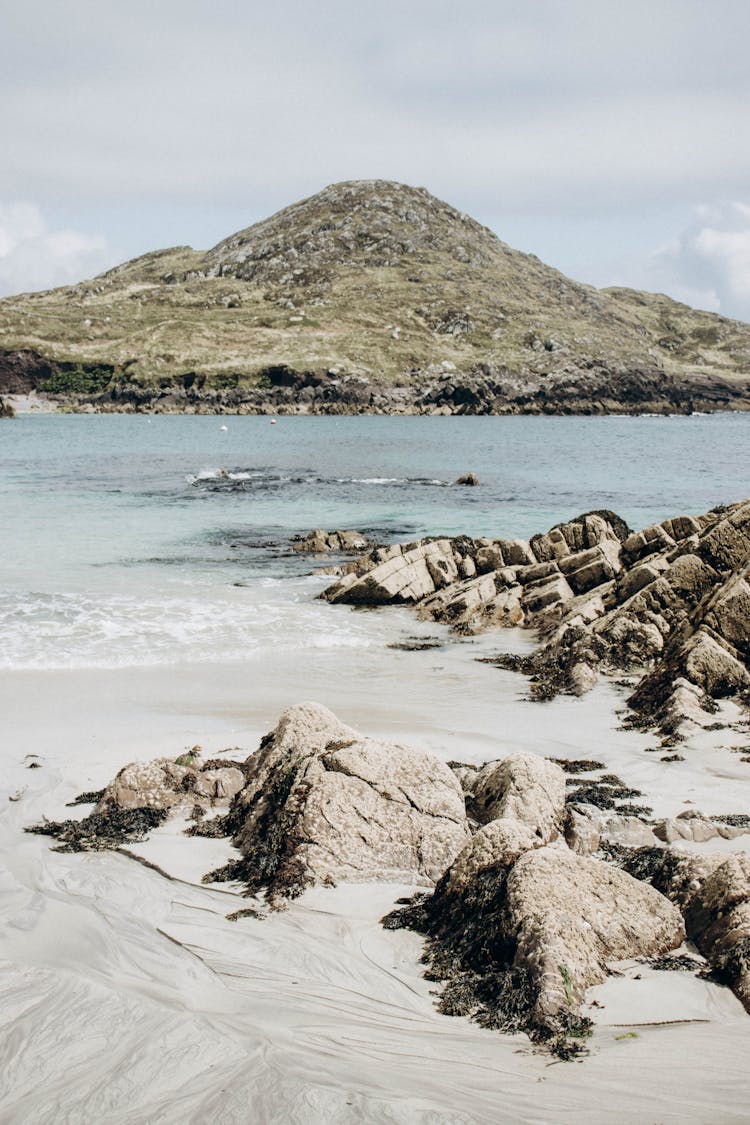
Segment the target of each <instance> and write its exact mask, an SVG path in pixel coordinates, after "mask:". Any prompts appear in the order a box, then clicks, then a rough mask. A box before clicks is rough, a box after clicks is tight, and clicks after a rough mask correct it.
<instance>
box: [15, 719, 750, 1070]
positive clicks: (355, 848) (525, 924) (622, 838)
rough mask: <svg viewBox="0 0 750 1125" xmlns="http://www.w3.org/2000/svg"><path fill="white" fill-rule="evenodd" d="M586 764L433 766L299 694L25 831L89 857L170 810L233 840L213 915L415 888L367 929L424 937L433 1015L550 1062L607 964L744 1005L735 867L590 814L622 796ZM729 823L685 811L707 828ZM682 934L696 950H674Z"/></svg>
mask: <svg viewBox="0 0 750 1125" xmlns="http://www.w3.org/2000/svg"><path fill="white" fill-rule="evenodd" d="M600 769H601V763H597V762H571V761H555V760H549V759H545V758H542V757H539V756H537V755H535V754H519V753H516V754H511V755H509V756H506V757H505V758H502V759H500V760H499V761H491V762H488V763H487V764H485V765H484V766H482V767H481V768H479V767H467V766H462V765H461V764H460V763H448V764H446V763H444V762H442V761H441V760H440V759H438V758H436V757H433V756H432V755H431V754H429V753H426V752H425V751H423V750H418V749H416V748H414V747H409V746H404V745H400V744H395V743H390V742H384V741H378V740H375V739H370V738H366V737H364V736H363V735H361V734H360V733H358V732H357V731H356V730H354V729H352V728H351V727H348V726H346V725H345V724H343V723H342V722H340V720H339V719H337V717H336V716H335V715H333V714H332V713H331V712H330V711H329V710H328V709H327V708H325V707H322V706H320V705H319V704H314V703H308V704H301V705H298V706H295V707H292V708H289V709H288V710H287V711H286V712H284V714H283V715H282V716H281V718H280V720H279V722H278V724H277V726H276V727H275V729H274V730H272V731H271V732H270V733H269V734H268V735H266V736H265V737H264V738H263V739H262V740H261V743H260V746H259V748H258V750H257V751H256V752H255V753H253V754H251V755H250V756H249V757H248V758H247V759H245V760H244V761H229V760H226V759H225V758H222V757H220V758H214V759H211V760H207V761H204V760H203V759H202V758H201V756H200V753H199V751H198V750H197V749H196V750H194V751H192V752H190V753H188V754H186V755H182V756H180V757H179V758H176V759H169V758H161V759H158V760H156V761H153V762H135V763H131V764H130V765H128V766H125V767H124V768H123V769H122V770H120V772H119V773H118V774H117V776H116V777H115V778H114V779H113V780H112V781H111V782H110V784H108V785H107V786H106V787H105V789H104V790H102V791H100V792H96V793H84V794H81V796H80V798H78V799H77V801H76V802H73V803H74V804H79V803H83V804H85V803H89V804H94V803H95V807H94V810H93V812H92V813H91V814H90V815H88V816H85V817H84V818H83V819H82V820H67V821H63V822H59V823H50V822H48V821H45V822H43V823H42V824H40V825H37V826H34V827H32V828H29V829H28V830H29V831H32V832H35V833H40V834H44V835H50V836H53V837H56V838H57V839H58V840H59V841H60V843H59V844H58V847H57V850H58V851H67V852H70V851H91V850H102V849H110V848H118V847H122V846H123V845H126V844H128V843H129V842H132V841H142V840H143V839H145V838H146V836H147V835H148V833H149V832H150V831H152V830H153V829H154V828H157V827H158V826H159V825H161V824H162V823H163V822H164V821H165V820H166V819H167V818H169V817H174V816H177V815H181V816H182V817H188V819H189V821H190V822H191V824H190V827H189V828H188V830H187V833H188V835H190V836H193V837H195V836H200V837H209V838H220V837H227V838H229V839H231V841H232V843H233V844H234V846H235V847H236V848H237V849H238V852H239V857H238V858H237V859H235V860H231V861H230V862H229V863H228V864H226V865H225V866H224V867H222V868H220V869H217V870H213V871H210V872H207V873H206V875H205V877H204V880H203V881H204V882H205V883H217V882H225V881H227V882H230V883H233V884H234V885H235V886H238V885H239V886H241V887H243V888H244V893H245V894H246V895H248V896H251V901H250V902H249V904H248V907H247V908H246V909H241V910H237V911H234V912H233V913H231V914H229V915H227V917H228V919H229V920H230V921H236V920H237V919H238V918H241V917H243V916H249V917H254V918H262V917H263V916H264V913H265V912H267V911H268V909H269V908H270V909H271V910H276V909H279V908H281V907H283V906H284V905H285V904H286V903H287V902H288V901H289V900H290V899H294V898H296V897H298V896H299V895H300V894H302V893H303V892H304V891H305V890H307V889H308V888H311V887H315V886H322V887H327V886H328V887H330V886H334V885H336V884H337V883H339V882H355V883H368V882H381V883H410V884H412V885H415V884H416V885H417V886H419V885H422V886H424V887H425V888H427V889H426V890H425V891H424V892H422V893H419V894H418V895H417V896H416V897H415V898H413V899H411V900H408V901H404V902H402V904H401V906H400V908H399V909H397V910H395V911H394V912H392V913H390V914H389V915H388V916H387V917H386V918H385V919H384V920H383V924H384V925H385V927H386V929H397V928H401V927H409V928H412V929H415V930H417V931H418V932H419V933H421V934H422V935H424V936H425V937H426V939H427V946H426V952H425V956H424V958H423V960H424V961H425V962H426V963H427V965H428V970H427V975H428V977H429V979H431V980H435V981H439V982H441V983H442V984H443V988H442V991H441V994H440V998H439V1006H440V1010H441V1011H443V1012H445V1013H446V1014H450V1015H459V1016H464V1017H470V1018H472V1019H475V1020H477V1021H478V1022H479V1023H480V1024H482V1025H483V1026H485V1027H489V1028H492V1029H495V1030H498V1031H505V1032H518V1031H524V1032H526V1033H527V1034H528V1035H529V1037H530V1039H531V1040H532V1042H533V1043H535V1044H537V1045H538V1046H539V1047H540V1048H541V1049H543V1050H545V1051H549V1052H551V1053H553V1054H554V1055H557V1056H558V1057H560V1058H563V1059H569V1058H572V1057H575V1056H577V1055H580V1054H581V1053H582V1052H584V1051H585V1050H586V1042H587V1039H588V1037H589V1035H590V1033H591V1026H592V1025H591V1020H590V1018H589V1016H588V1015H587V1014H586V1011H585V1001H586V990H587V989H588V988H590V987H591V986H592V985H595V984H599V983H601V982H603V981H604V980H605V979H606V978H607V977H608V975H610V973H612V972H613V971H615V968H614V966H615V964H616V963H617V962H620V961H623V960H626V959H635V960H636V961H640V962H642V963H643V964H644V965H648V964H655V965H657V966H658V967H659V968H673V969H682V970H685V969H688V970H691V971H694V972H703V973H708V972H711V973H713V975H714V977H715V979H717V980H718V981H720V982H722V983H725V984H727V985H729V987H731V988H732V989H733V990H734V991H735V993H736V995H737V996H738V998H739V999H740V1000H741V1002H742V1003H743V1004H744V1006H745V1008H746V1009H747V1010H748V1011H749V1012H750V857H748V856H747V855H740V854H735V855H731V856H729V857H728V856H726V855H722V854H702V855H690V854H688V853H685V852H684V851H681V850H680V848H679V846H677V847H676V846H674V845H673V844H670V843H668V842H667V836H668V833H667V824H666V822H658V823H656V822H649V819H648V810H643V812H642V813H641V814H640V815H639V816H637V817H634V816H632V815H630V813H629V812H628V811H627V808H626V807H625V806H623V805H622V802H621V800H619V801H618V802H617V803H618V804H619V805H620V807H619V808H614V809H609V810H607V812H606V815H602V812H601V809H600V808H599V806H598V805H597V804H592V803H591V802H592V801H597V799H598V797H597V793H599V796H602V795H603V791H604V790H607V789H609V790H610V791H618V790H619V791H620V792H622V791H623V790H625V787H623V786H622V784H621V783H619V779H617V778H614V779H613V778H610V777H608V776H603V777H602V776H600V777H596V778H594V777H591V776H590V775H592V774H595V773H596V774H598V773H599V771H600ZM581 773H585V774H587V775H588V776H587V778H586V780H584V781H581V780H580V779H579V776H578V775H579V774H581ZM571 775H572V776H571ZM571 780H573V784H572V785H571V784H569V782H570V781H571ZM599 791H602V792H599ZM625 791H626V790H625ZM626 792H627V791H626ZM605 803H606V802H605ZM612 804H613V805H614V804H615V801H612ZM730 819H731V818H730V817H725V818H718V817H714V818H712V819H710V818H705V817H701V815H700V814H693V820H694V821H696V822H700V823H701V824H702V825H703V826H704V828H705V830H706V833H708V832H709V830H710V829H711V827H714V828H716V826H717V823H718V824H719V825H722V824H723V825H724V826H725V827H727V828H729V827H731V826H729V825H727V824H726V821H728V820H730ZM734 819H735V820H737V821H738V822H741V823H737V824H736V825H735V826H734V827H733V829H732V830H733V831H734V833H735V835H739V834H741V833H743V832H747V831H748V830H750V818H748V817H744V818H742V817H739V816H738V817H735V818H734ZM693 827H694V826H693ZM705 838H708V835H707V836H706V837H705ZM433 887H434V890H433V889H431V888H433ZM686 937H687V938H688V939H690V940H691V941H692V942H694V944H695V946H696V947H697V949H698V951H699V955H696V954H694V953H691V952H684V951H681V950H682V946H683V943H684V942H685V940H686Z"/></svg>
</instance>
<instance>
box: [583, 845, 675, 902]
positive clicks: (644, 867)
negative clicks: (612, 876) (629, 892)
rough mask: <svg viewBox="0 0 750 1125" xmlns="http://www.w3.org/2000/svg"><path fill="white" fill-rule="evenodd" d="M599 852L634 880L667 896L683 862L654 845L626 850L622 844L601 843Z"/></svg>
mask: <svg viewBox="0 0 750 1125" xmlns="http://www.w3.org/2000/svg"><path fill="white" fill-rule="evenodd" d="M600 851H601V852H602V853H603V854H604V856H605V858H606V859H608V860H609V861H610V863H614V864H615V865H616V866H617V867H621V868H622V869H623V871H627V873H628V875H632V876H633V878H634V879H640V880H641V881H642V882H644V883H651V885H652V886H654V887H656V889H657V891H661V892H662V894H668V892H669V889H670V887H671V886H672V885H673V883H674V880H675V877H676V875H677V873H678V872H679V869H680V868H681V867H682V865H683V863H684V862H685V859H684V857H681V856H679V855H678V854H677V853H676V852H673V851H672V850H671V849H670V848H659V847H657V846H656V845H654V846H651V847H648V846H647V847H643V848H627V847H624V846H623V845H622V844H611V843H603V844H602V845H601V848H600Z"/></svg>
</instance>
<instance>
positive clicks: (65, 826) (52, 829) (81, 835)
mask: <svg viewBox="0 0 750 1125" xmlns="http://www.w3.org/2000/svg"><path fill="white" fill-rule="evenodd" d="M166 815H167V812H166V809H153V808H146V807H143V808H137V809H122V808H120V807H119V806H117V805H113V806H112V807H111V808H109V809H107V811H106V812H103V813H92V814H91V816H85V817H84V818H83V820H61V821H51V820H45V821H43V822H42V823H41V824H33V825H29V826H28V827H27V828H25V829H24V831H25V832H30V833H32V834H34V835H37V836H53V837H54V838H55V839H57V840H60V841H62V842H61V844H60V845H59V846H58V847H56V848H53V851H56V852H92V851H106V850H108V849H111V848H118V847H119V846H120V844H125V843H140V842H141V841H142V840H145V839H146V837H147V836H148V833H149V832H150V831H151V829H152V828H157V827H158V826H159V825H160V824H161V823H162V821H164V819H165V818H166Z"/></svg>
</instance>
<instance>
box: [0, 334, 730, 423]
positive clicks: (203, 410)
mask: <svg viewBox="0 0 750 1125" xmlns="http://www.w3.org/2000/svg"><path fill="white" fill-rule="evenodd" d="M0 395H3V396H5V398H6V399H10V401H11V402H13V401H14V400H19V401H18V402H17V406H18V407H22V406H23V407H25V408H28V407H27V406H26V404H24V403H23V402H21V401H20V400H21V399H23V398H24V397H25V396H29V395H33V396H34V397H35V398H36V400H37V402H38V403H39V404H42V406H43V408H45V409H53V410H58V411H61V412H65V413H154V414H240V415H242V414H249V415H266V414H271V415H272V414H278V415H294V414H297V415H330V414H334V415H337V414H338V415H360V414H374V415H427V416H435V415H437V416H440V415H445V416H452V415H459V416H461V415H470V416H476V415H499V416H513V415H595V416H596V415H609V414H627V415H639V414H661V415H669V414H693V413H715V412H726V411H739V412H745V411H748V410H750V393H749V392H748V387H747V385H746V384H744V383H738V382H736V381H734V382H733V381H730V380H725V379H722V378H720V377H717V376H710V377H709V376H708V375H705V376H699V375H697V374H696V375H695V376H693V377H691V378H686V377H682V376H680V377H677V376H670V375H668V374H666V373H665V372H664V370H663V369H661V368H659V367H653V368H632V367H620V366H608V365H607V364H605V363H603V362H602V363H591V364H590V365H589V366H587V367H586V368H579V367H575V368H570V369H568V368H563V369H561V371H560V372H558V373H545V374H544V375H543V376H542V375H540V374H539V373H535V372H533V371H531V370H525V371H510V370H508V369H505V368H494V367H491V366H488V365H481V366H479V367H477V368H470V369H468V370H466V371H459V370H457V369H456V368H455V367H454V365H453V364H437V365H433V366H431V367H428V368H427V369H425V370H421V371H420V370H415V371H412V372H410V373H409V381H408V382H404V383H402V384H393V383H388V382H385V381H383V380H379V379H378V378H377V377H366V376H364V375H354V374H346V373H341V372H338V371H336V372H334V371H328V370H323V369H321V370H296V369H294V368H293V367H290V366H287V365H283V364H282V365H277V366H275V367H271V368H268V369H267V370H264V371H262V372H261V374H260V375H259V376H249V375H243V374H235V375H231V376H222V377H217V378H212V377H210V376H206V375H203V374H199V373H194V372H191V373H188V374H185V375H180V376H175V377H169V378H160V379H158V380H153V381H150V382H149V381H142V380H141V381H133V380H131V379H130V378H129V376H128V374H127V371H126V370H125V369H123V370H120V369H117V368H115V367H114V366H113V365H111V364H102V363H96V364H86V363H80V362H75V363H73V362H61V361H56V360H54V359H50V358H48V357H44V356H42V355H40V354H38V353H36V352H33V351H31V350H22V351H16V352H13V351H8V350H2V349H0Z"/></svg>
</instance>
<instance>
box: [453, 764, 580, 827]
mask: <svg viewBox="0 0 750 1125" xmlns="http://www.w3.org/2000/svg"><path fill="white" fill-rule="evenodd" d="M471 797H472V799H471V811H472V815H473V816H474V817H475V818H476V819H477V820H478V821H479V822H480V823H481V824H486V823H487V822H488V821H491V820H498V819H500V818H501V817H503V818H512V819H514V820H517V821H520V823H521V824H525V825H527V826H528V827H529V828H530V829H531V831H532V832H533V833H534V834H535V836H536V838H537V839H538V840H542V841H543V842H545V843H546V842H547V841H549V840H554V839H555V838H556V837H557V836H558V835H559V834H560V832H561V830H562V825H563V816H564V812H565V774H564V772H563V770H562V769H561V768H560V766H558V765H557V764H556V763H555V762H550V761H549V760H548V759H547V758H541V757H538V756H537V755H536V754H511V755H509V756H508V757H507V758H503V759H502V760H501V761H499V762H488V764H487V765H486V766H483V767H482V769H481V770H479V772H478V773H477V775H476V778H475V779H474V782H473V785H472V794H471Z"/></svg>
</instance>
